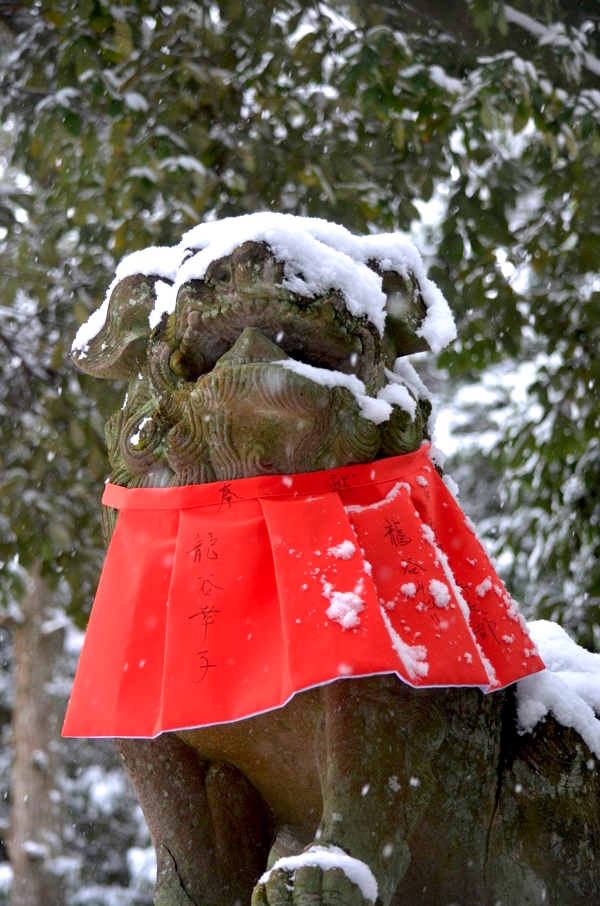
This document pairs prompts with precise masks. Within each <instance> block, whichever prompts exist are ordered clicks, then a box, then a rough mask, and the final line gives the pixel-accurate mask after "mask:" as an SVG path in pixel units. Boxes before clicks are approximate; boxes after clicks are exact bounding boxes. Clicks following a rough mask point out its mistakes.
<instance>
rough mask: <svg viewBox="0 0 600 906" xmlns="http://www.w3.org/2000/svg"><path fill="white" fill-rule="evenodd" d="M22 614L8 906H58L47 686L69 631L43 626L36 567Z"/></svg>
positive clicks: (55, 716) (55, 737)
mask: <svg viewBox="0 0 600 906" xmlns="http://www.w3.org/2000/svg"><path fill="white" fill-rule="evenodd" d="M29 578H30V588H29V593H28V595H27V596H26V598H25V600H24V601H23V603H22V607H21V612H22V615H23V619H22V620H21V621H19V622H18V623H15V624H14V640H15V687H16V688H15V711H14V719H13V737H14V762H13V768H12V780H11V825H12V826H11V834H10V847H9V851H10V858H11V863H12V868H13V873H14V879H13V889H12V896H11V901H10V902H11V906H48V904H50V903H51V904H53V906H60V904H61V903H62V902H63V893H62V891H61V881H60V877H59V876H58V875H57V874H56V873H55V872H54V871H53V868H54V867H55V862H54V860H55V859H56V857H57V856H59V855H60V852H61V828H62V822H61V820H60V819H61V804H60V794H59V793H58V791H57V790H56V789H55V786H54V783H55V778H56V776H57V769H58V762H59V737H60V715H59V711H58V705H57V701H56V699H55V697H53V696H52V694H51V690H50V682H51V679H52V667H53V665H54V664H55V663H56V662H57V659H58V657H59V656H60V655H61V653H62V650H63V638H64V630H62V629H61V628H54V629H53V628H51V627H46V626H45V625H44V624H45V621H46V620H48V616H49V615H48V602H49V598H50V596H49V593H48V589H47V586H46V583H45V581H44V579H43V578H42V576H41V572H40V567H39V564H36V565H34V567H33V568H32V569H31V571H30V575H29Z"/></svg>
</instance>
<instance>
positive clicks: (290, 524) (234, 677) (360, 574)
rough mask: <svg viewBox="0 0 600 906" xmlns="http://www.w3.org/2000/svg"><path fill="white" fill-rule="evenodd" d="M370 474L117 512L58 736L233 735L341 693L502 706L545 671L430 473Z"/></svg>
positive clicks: (403, 467) (153, 498)
mask: <svg viewBox="0 0 600 906" xmlns="http://www.w3.org/2000/svg"><path fill="white" fill-rule="evenodd" d="M428 450H429V445H428V444H424V445H423V446H422V447H421V449H420V450H418V451H416V452H415V453H409V454H406V455H404V456H396V457H393V458H390V459H382V460H378V461H377V462H373V463H368V464H363V465H357V466H348V467H345V468H340V469H332V470H328V471H322V472H308V473H303V474H299V475H289V476H288V475H284V476H281V475H277V476H263V477H259V478H244V479H240V480H235V481H227V482H211V483H210V484H204V485H192V486H187V487H172V488H136V489H133V490H128V489H126V488H122V487H118V486H116V485H110V484H109V485H107V487H106V491H105V494H104V498H103V502H104V503H105V504H106V505H107V506H110V507H114V508H115V509H118V510H120V511H121V512H120V514H119V518H118V520H117V525H116V529H115V532H114V535H113V538H112V541H111V544H110V547H109V549H108V553H107V557H106V563H105V566H104V570H103V572H102V576H101V579H100V584H99V587H98V593H97V595H96V600H95V603H94V607H93V611H92V614H91V617H90V621H89V626H88V630H87V634H86V637H85V642H84V645H83V650H82V654H81V660H80V663H79V667H78V670H77V676H76V677H75V683H74V686H73V693H72V695H71V701H70V703H69V708H68V711H67V717H66V720H65V726H64V731H63V733H64V735H65V736H130V737H137V736H142V737H154V736H157V735H158V734H159V733H162V732H163V731H166V730H179V729H186V728H192V727H200V726H206V725H208V724H216V723H223V722H227V721H235V720H239V719H240V718H244V717H249V716H251V715H253V714H259V713H261V712H263V711H267V710H270V709H272V708H277V707H280V706H281V705H284V704H285V703H286V702H287V701H288V700H289V699H290V698H291V696H293V695H294V693H296V692H300V691H301V690H303V689H308V688H310V687H312V686H317V685H320V684H323V683H327V682H330V681H332V680H335V679H338V678H339V677H346V676H369V675H373V674H381V673H396V674H397V675H398V677H399V678H400V679H401V680H403V681H404V682H406V683H408V684H410V685H411V686H415V687H431V686H479V687H481V688H482V689H483V690H484V691H490V690H494V689H500V688H502V687H503V686H506V685H508V684H509V683H513V682H515V680H518V679H520V678H522V677H524V676H527V675H528V674H531V673H536V672H538V671H540V670H543V669H544V664H543V662H542V661H541V659H540V657H539V655H538V653H537V651H536V648H535V645H534V644H533V642H532V640H531V639H530V638H529V635H528V633H527V628H526V626H525V623H524V621H523V619H522V617H521V616H520V614H519V613H518V610H517V607H516V604H515V603H514V601H512V599H511V598H510V596H509V595H508V593H507V591H506V589H505V588H504V586H503V585H502V583H501V582H500V580H499V578H498V576H497V575H496V573H495V571H494V569H493V567H492V565H491V563H490V561H489V559H488V557H487V555H486V554H485V552H484V550H483V548H482V546H481V544H480V543H479V541H478V540H477V538H476V537H475V535H474V534H473V531H472V529H471V527H470V525H469V524H468V520H466V518H465V516H464V514H463V513H462V511H461V509H460V507H459V506H458V505H457V503H456V501H455V499H454V497H453V496H452V495H451V494H450V492H449V491H448V489H447V488H446V486H445V484H444V482H443V481H442V479H441V478H440V477H439V475H438V473H437V472H436V470H435V468H434V467H433V466H432V464H431V461H430V459H429V456H428Z"/></svg>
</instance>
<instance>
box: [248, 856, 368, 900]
mask: <svg viewBox="0 0 600 906" xmlns="http://www.w3.org/2000/svg"><path fill="white" fill-rule="evenodd" d="M376 899H377V882H376V880H375V878H374V876H373V873H372V872H371V869H370V868H369V867H368V865H365V863H364V862H360V861H359V860H358V859H353V858H352V857H351V856H348V855H346V853H344V852H343V851H342V850H341V849H338V848H337V847H332V848H325V847H311V848H310V849H309V850H307V851H306V852H304V853H302V854H301V855H299V856H290V857H288V858H283V859H279V860H278V861H277V862H276V863H275V865H274V866H273V868H272V869H271V870H270V871H268V872H266V874H264V875H263V876H262V878H261V879H260V880H259V882H258V884H257V885H256V887H255V888H254V892H253V894H252V906H373V904H374V903H375V901H376Z"/></svg>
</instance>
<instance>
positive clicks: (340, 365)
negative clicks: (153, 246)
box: [171, 294, 381, 383]
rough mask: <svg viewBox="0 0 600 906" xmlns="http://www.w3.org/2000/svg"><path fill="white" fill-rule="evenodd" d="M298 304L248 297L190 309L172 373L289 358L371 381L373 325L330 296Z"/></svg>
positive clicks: (375, 343)
mask: <svg viewBox="0 0 600 906" xmlns="http://www.w3.org/2000/svg"><path fill="white" fill-rule="evenodd" d="M287 295H291V294H287ZM302 301H303V302H304V304H303V305H299V304H297V303H296V301H294V302H291V301H287V300H283V301H282V300H281V298H279V299H277V300H272V299H269V300H262V299H260V298H256V297H254V298H253V299H251V300H248V301H245V302H244V304H243V305H240V304H237V305H236V304H233V303H230V304H225V305H221V306H220V307H219V308H218V309H210V310H202V309H201V308H199V307H197V306H196V307H190V309H188V311H187V312H186V320H185V325H184V329H183V331H182V333H183V335H182V337H181V341H180V342H179V343H178V348H177V350H176V352H174V354H173V355H172V357H171V367H172V369H173V370H174V371H175V372H176V373H177V374H179V375H180V376H181V377H183V378H184V379H185V380H187V381H195V380H197V379H198V378H200V377H201V376H202V375H203V374H207V373H208V372H209V371H212V370H213V369H214V368H223V367H233V366H235V367H239V366H242V365H249V364H252V365H255V364H257V363H261V362H262V363H271V362H275V361H277V360H281V359H287V358H292V359H294V360H295V361H298V362H302V363H304V364H306V365H310V366H312V367H316V368H324V369H328V370H331V371H340V372H342V373H344V374H353V375H356V376H357V377H359V378H360V379H362V380H364V381H365V383H371V381H372V379H373V369H374V365H375V362H376V361H377V360H378V359H379V356H380V349H381V346H380V338H379V336H378V334H377V331H376V329H375V328H374V326H373V325H372V324H370V322H368V321H367V319H366V318H360V319H359V318H355V317H353V316H352V315H351V314H350V313H349V312H347V310H346V309H345V306H344V305H343V302H342V301H341V300H339V299H337V298H336V297H335V296H334V295H333V294H332V297H331V298H330V299H329V300H327V301H325V302H324V301H323V300H322V299H321V300H318V301H315V300H311V299H303V300H302Z"/></svg>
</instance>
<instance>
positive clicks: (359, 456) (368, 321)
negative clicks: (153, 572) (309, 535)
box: [73, 214, 453, 486]
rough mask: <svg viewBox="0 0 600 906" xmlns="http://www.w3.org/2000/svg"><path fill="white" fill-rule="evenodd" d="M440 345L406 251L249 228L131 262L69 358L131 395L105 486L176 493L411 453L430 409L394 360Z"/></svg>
mask: <svg viewBox="0 0 600 906" xmlns="http://www.w3.org/2000/svg"><path fill="white" fill-rule="evenodd" d="M452 336H453V323H452V320H451V317H450V315H449V312H448V310H447V307H446V306H445V303H444V301H443V299H442V297H441V295H440V294H439V291H438V290H437V289H436V288H435V287H434V286H433V284H431V283H430V281H428V280H427V278H426V277H425V275H424V271H423V269H422V265H421V262H420V259H419V257H418V254H417V253H416V250H414V247H412V246H411V245H410V243H408V242H407V241H406V240H405V239H404V238H403V237H400V236H398V235H396V234H393V235H386V236H369V237H355V236H352V235H351V234H350V233H348V232H347V231H346V230H344V229H343V228H341V227H336V226H335V225H333V224H327V223H326V222H324V221H320V220H307V219H304V218H294V217H291V216H289V215H276V214H259V215H251V216H246V217H240V218H230V219H229V220H225V221H220V222H217V223H208V224H202V225H201V226H200V227H197V228H196V229H195V230H192V231H190V232H189V233H188V234H186V235H185V236H184V237H183V240H182V242H181V244H180V245H179V246H177V247H175V248H169V249H160V248H157V249H146V250H144V251H143V252H138V253H134V254H133V255H130V256H129V257H128V258H127V259H125V261H124V262H123V263H122V264H121V265H120V266H119V268H118V269H117V275H116V279H115V281H114V282H113V285H112V286H111V288H110V290H109V293H108V294H107V299H106V300H105V303H104V306H103V307H102V309H101V310H100V311H99V312H96V313H95V315H93V316H92V318H91V319H90V321H89V322H88V324H87V325H84V327H83V328H82V330H81V331H80V333H79V334H78V336H77V338H76V341H75V344H74V347H73V357H74V360H75V362H76V363H77V365H78V366H79V367H81V368H82V369H83V370H84V371H87V372H89V373H90V374H93V375H96V376H98V377H108V378H120V379H125V380H127V381H128V382H129V391H128V397H127V401H126V404H125V406H124V409H123V410H121V412H120V413H118V414H117V415H116V416H115V417H114V418H113V420H112V423H110V424H109V430H108V438H109V452H110V454H111V460H112V463H113V469H114V473H113V480H117V481H119V483H124V484H128V485H130V486H133V485H139V484H150V485H152V484H183V483H193V482H200V481H210V480H215V479H231V478H236V477H248V476H251V475H257V474H268V473H275V474H279V473H289V472H300V471H313V470H316V469H325V468H332V467H335V466H339V465H347V464H351V463H354V462H368V461H370V460H372V459H374V458H375V457H376V456H378V455H393V454H395V453H402V452H408V451H409V450H412V449H415V448H416V447H418V446H419V444H420V443H421V441H422V440H423V438H424V436H426V431H427V429H426V422H427V417H428V415H429V412H430V406H429V403H428V402H427V400H426V399H425V394H424V393H423V389H424V388H422V385H420V384H419V381H418V379H417V378H416V375H415V374H414V372H412V370H411V369H410V366H408V364H407V363H405V362H403V361H402V357H403V356H407V355H409V354H411V353H415V352H422V351H425V350H426V349H429V348H434V349H435V348H436V346H437V347H438V348H439V347H441V346H442V345H444V344H445V342H447V341H448V340H449V339H451V338H452Z"/></svg>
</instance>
